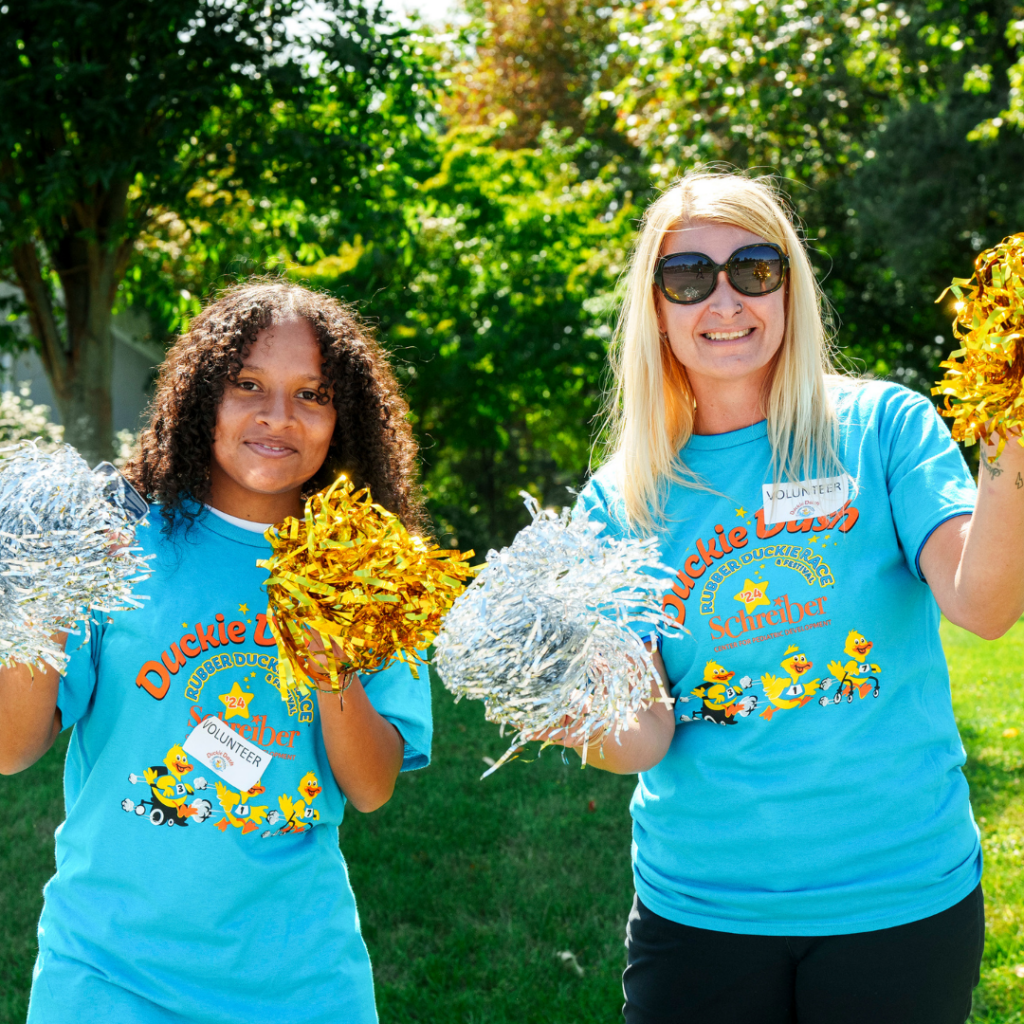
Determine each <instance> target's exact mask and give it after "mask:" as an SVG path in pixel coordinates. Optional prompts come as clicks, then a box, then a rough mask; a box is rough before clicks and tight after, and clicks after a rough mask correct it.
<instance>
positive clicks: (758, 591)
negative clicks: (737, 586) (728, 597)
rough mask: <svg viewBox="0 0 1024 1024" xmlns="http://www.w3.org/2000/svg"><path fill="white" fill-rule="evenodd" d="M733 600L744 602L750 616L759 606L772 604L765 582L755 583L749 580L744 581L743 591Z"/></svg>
mask: <svg viewBox="0 0 1024 1024" xmlns="http://www.w3.org/2000/svg"><path fill="white" fill-rule="evenodd" d="M733 600H734V601H740V602H742V604H743V607H744V608H746V610H747V614H748V615H749V614H750V613H751V612H752V611H753V610H754V609H755V608H757V607H758V606H759V605H762V604H771V602H770V601H769V600H768V584H767V583H764V582H763V581H759V582H757V583H754V582H753V581H752V580H749V579H748V580H744V581H743V589H742V590H741V591H740V592H739V593H738V594H736V595H735V596H734V597H733Z"/></svg>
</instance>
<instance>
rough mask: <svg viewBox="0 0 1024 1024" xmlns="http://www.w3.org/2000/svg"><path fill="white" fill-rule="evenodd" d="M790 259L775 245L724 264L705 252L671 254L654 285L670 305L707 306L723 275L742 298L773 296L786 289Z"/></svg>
mask: <svg viewBox="0 0 1024 1024" xmlns="http://www.w3.org/2000/svg"><path fill="white" fill-rule="evenodd" d="M788 269H789V257H788V256H787V255H786V254H785V253H784V252H783V251H782V250H781V249H780V248H779V247H778V246H777V245H773V244H772V243H771V242H758V243H757V244H756V245H744V246H741V247H740V248H739V249H737V250H736V251H735V252H734V253H733V254H732V255H731V256H730V257H729V258H728V259H727V260H726V261H725V262H724V263H716V262H715V261H714V260H713V259H712V258H711V257H710V256H705V255H704V253H702V252H671V253H669V254H668V255H667V256H662V257H661V259H659V260H658V265H657V266H656V267H655V269H654V283H655V284H656V285H657V286H658V288H659V290H660V291H661V294H662V295H664V296H665V298H666V299H668V301H669V302H677V303H679V304H680V305H683V306H689V305H691V304H692V303H694V302H703V301H704V299H706V298H707V297H708V296H709V295H710V294H711V293H712V292H713V291H714V290H715V288H716V287H717V285H718V274H719V271H722V270H724V271H725V273H726V275H727V276H728V278H729V283H730V284H731V285H732V286H733V288H735V289H736V291H738V292H739V293H740V294H741V295H769V294H771V293H772V292H774V291H778V289H779V288H781V287H782V282H783V281H784V280H785V279H786V271H787V270H788Z"/></svg>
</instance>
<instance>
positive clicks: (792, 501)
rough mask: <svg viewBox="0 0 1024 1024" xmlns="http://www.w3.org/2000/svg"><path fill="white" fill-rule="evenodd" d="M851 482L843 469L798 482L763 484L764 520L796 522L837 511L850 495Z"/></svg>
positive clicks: (769, 521) (770, 521)
mask: <svg viewBox="0 0 1024 1024" xmlns="http://www.w3.org/2000/svg"><path fill="white" fill-rule="evenodd" d="M852 482H853V481H851V480H850V478H849V477H848V476H847V475H846V474H845V473H840V475H839V476H823V477H818V478H817V479H816V480H801V481H800V482H799V483H781V484H762V485H761V500H762V503H763V506H762V507H763V508H764V521H765V523H793V522H796V521H797V520H800V519H808V518H811V517H816V516H827V515H831V513H833V512H838V511H839V509H841V508H842V507H843V505H845V504H846V502H847V501H849V499H850V495H851V484H852Z"/></svg>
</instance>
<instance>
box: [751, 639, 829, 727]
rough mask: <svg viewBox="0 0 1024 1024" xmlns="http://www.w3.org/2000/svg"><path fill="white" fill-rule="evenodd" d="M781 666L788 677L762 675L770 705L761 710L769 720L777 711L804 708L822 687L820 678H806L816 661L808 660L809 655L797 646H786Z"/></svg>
mask: <svg viewBox="0 0 1024 1024" xmlns="http://www.w3.org/2000/svg"><path fill="white" fill-rule="evenodd" d="M779 667H780V668H782V670H783V671H784V672H785V673H786V675H787V676H788V678H786V679H784V678H781V677H780V676H776V675H772V674H771V673H770V672H766V673H765V674H764V675H763V676H761V685H762V686H763V687H764V692H765V695H766V696H767V697H768V701H769V707H767V708H765V709H764V711H762V712H761V717H762V718H767V719H769V720H770V719H771V717H772V715H774V714H775V712H776V711H779V710H782V711H788V710H790V709H792V708H802V707H803V706H804V705H805V704H806V703H807V702H808V701H810V700H811V698H812V697H813V696H814V694H816V693H817V692H818V690H819V689H820V687H821V680H820V679H811V680H807V679H806V678H805V677H806V676H807V674H808V673H809V672H810V670H811V669H812V668H813V667H814V662H812V661H808V660H807V656H806V655H805V654H804V653H803V652H802V651H800V650H799V649H798V648H797V647H795V646H794V647H788V648H786V657H785V658H784V659H783V660H782V661H781V662H780V666H779Z"/></svg>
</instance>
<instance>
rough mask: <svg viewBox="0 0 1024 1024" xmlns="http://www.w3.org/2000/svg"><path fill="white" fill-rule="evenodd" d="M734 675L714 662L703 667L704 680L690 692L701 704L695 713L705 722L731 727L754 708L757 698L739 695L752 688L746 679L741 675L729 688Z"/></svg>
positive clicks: (750, 682)
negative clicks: (698, 710) (700, 707)
mask: <svg viewBox="0 0 1024 1024" xmlns="http://www.w3.org/2000/svg"><path fill="white" fill-rule="evenodd" d="M735 675H736V673H735V672H730V671H729V670H728V669H726V668H723V667H722V666H721V665H719V664H718V662H716V661H709V662H708V663H707V665H706V666H705V667H704V681H703V682H701V683H699V684H698V685H697V686H695V687H694V688H693V689H692V690H691V691H690V693H691V694H692V695H693V696H694V697H700V699H701V701H702V702H703V705H704V706H703V708H702V709H701V711H700V712H699V713H698V714H699V716H700V717H701V718H703V719H704V720H705V721H708V722H719V723H721V724H722V725H735V724H736V723H737V721H738V719H740V718H746V717H747V715H749V714H750V712H751V711H753V710H754V708H756V707H757V697H755V696H753V694H750V695H747V696H744V695H743V691H744V690H745V689H747V688H748V687H750V686H752V685H753V683H752V681H751V679H750V677H749V676H744V677H743V678H742V679H740V680H739V681H738V682H737V683H736V684H735V685H731V684H732V680H733V677H734V676H735ZM694 717H697V716H696V715H695V716H694Z"/></svg>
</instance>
